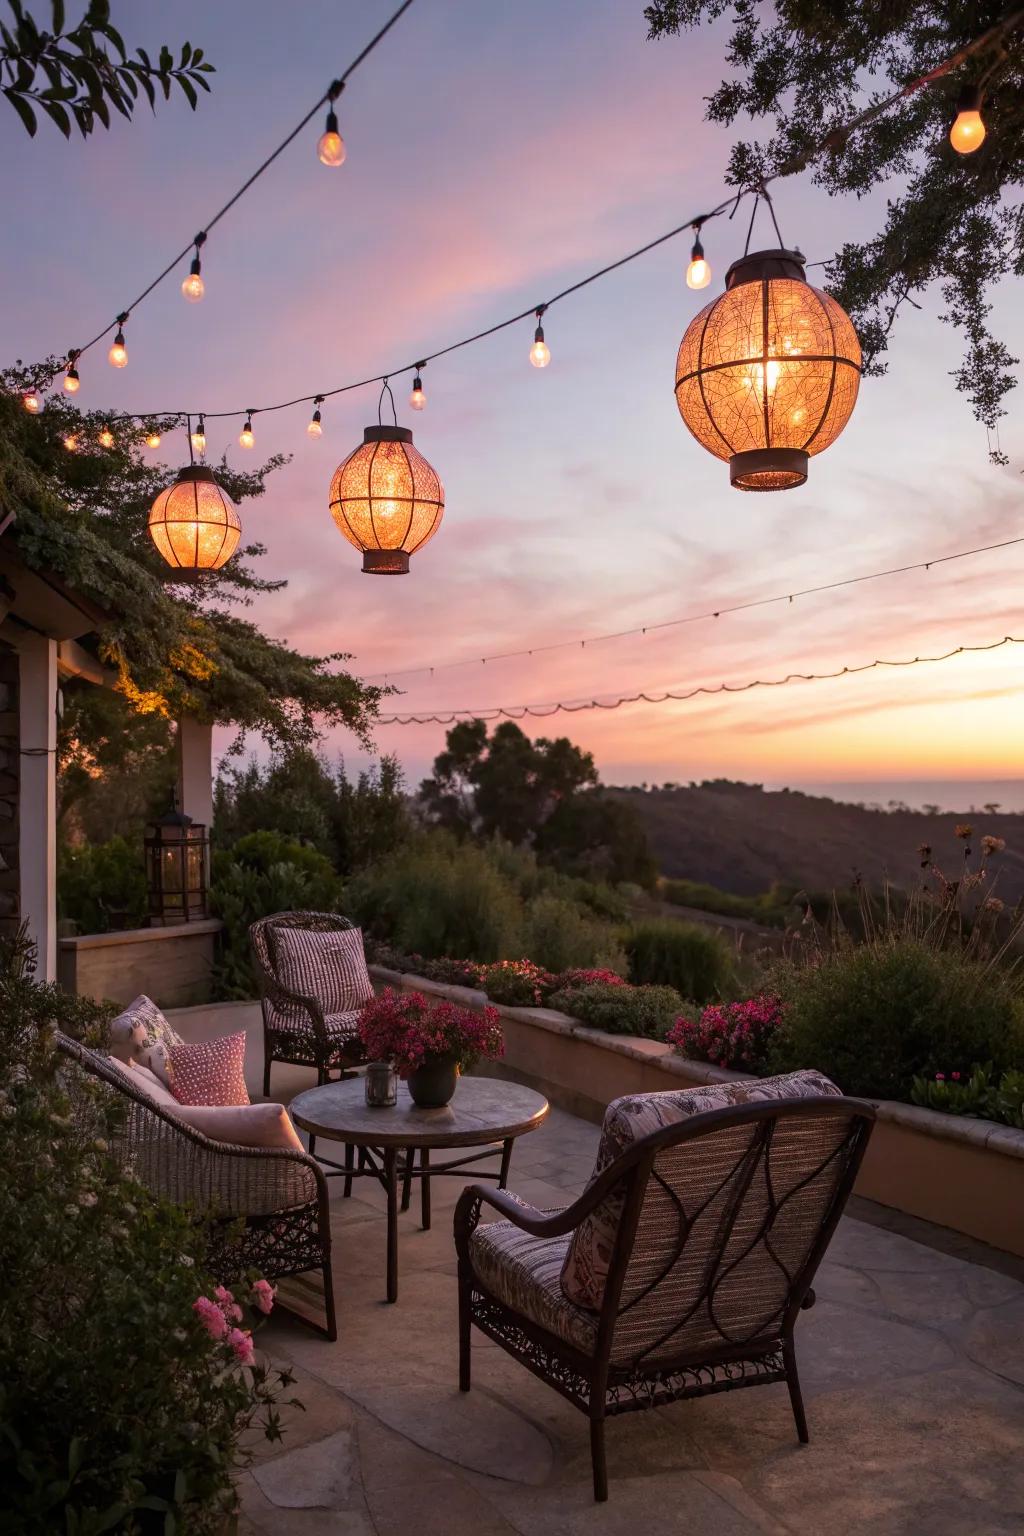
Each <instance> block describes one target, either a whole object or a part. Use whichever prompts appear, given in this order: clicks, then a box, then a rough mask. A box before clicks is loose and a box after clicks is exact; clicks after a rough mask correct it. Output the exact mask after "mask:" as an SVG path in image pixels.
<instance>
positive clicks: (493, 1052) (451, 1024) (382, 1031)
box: [359, 987, 505, 1108]
mask: <svg viewBox="0 0 1024 1536" xmlns="http://www.w3.org/2000/svg"><path fill="white" fill-rule="evenodd" d="M359 1035H360V1039H361V1040H362V1042H363V1045H364V1047H365V1049H366V1055H367V1058H368V1060H370V1061H389V1062H391V1064H392V1065H393V1066H394V1067H396V1068H397V1069H398V1072H399V1073H400V1075H401V1076H402V1077H403V1078H405V1080H406V1083H407V1085H408V1088H409V1093H410V1094H411V1096H412V1099H413V1101H414V1103H416V1104H419V1105H421V1106H423V1107H424V1108H438V1107H440V1106H441V1105H443V1104H447V1103H448V1101H449V1099H450V1098H451V1096H452V1094H453V1093H454V1092H455V1084H456V1080H457V1078H458V1074H459V1072H460V1071H464V1070H465V1069H466V1068H467V1067H470V1066H472V1064H473V1062H475V1061H477V1060H478V1059H479V1058H480V1057H481V1056H483V1057H486V1058H488V1059H490V1060H493V1059H494V1058H496V1057H498V1056H501V1055H502V1054H503V1053H504V1049H505V1043H504V1039H503V1037H502V1033H501V1023H500V1017H499V1014H498V1010H497V1009H496V1008H485V1009H483V1011H482V1012H480V1013H476V1012H474V1011H473V1010H472V1009H470V1008H460V1007H459V1006H458V1004H457V1003H449V1002H438V1003H430V1002H428V1001H427V999H426V998H425V997H424V996H423V994H422V992H393V991H392V990H391V988H390V987H388V988H387V989H386V990H385V991H384V992H382V993H381V995H380V997H375V998H372V999H371V1000H370V1002H368V1003H367V1004H366V1006H365V1007H364V1008H363V1010H362V1013H361V1014H360V1016H359Z"/></svg>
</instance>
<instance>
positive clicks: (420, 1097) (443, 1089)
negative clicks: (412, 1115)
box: [406, 1056, 458, 1109]
mask: <svg viewBox="0 0 1024 1536" xmlns="http://www.w3.org/2000/svg"><path fill="white" fill-rule="evenodd" d="M457 1081H458V1064H457V1063H456V1060H455V1057H454V1056H430V1057H428V1058H427V1060H426V1061H425V1062H424V1063H423V1065H422V1066H419V1067H414V1068H413V1069H412V1071H411V1072H410V1073H409V1076H408V1078H407V1079H406V1086H407V1087H408V1089H409V1094H410V1097H411V1098H412V1101H413V1103H414V1104H418V1105H419V1106H420V1108H421V1109H440V1108H441V1106H442V1105H444V1104H447V1103H448V1101H449V1100H450V1098H451V1096H452V1094H453V1093H454V1092H455V1084H456V1082H457Z"/></svg>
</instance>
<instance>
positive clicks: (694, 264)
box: [686, 235, 711, 288]
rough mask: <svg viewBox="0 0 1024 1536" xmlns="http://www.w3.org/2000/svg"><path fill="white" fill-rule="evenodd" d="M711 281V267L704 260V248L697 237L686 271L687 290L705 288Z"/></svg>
mask: <svg viewBox="0 0 1024 1536" xmlns="http://www.w3.org/2000/svg"><path fill="white" fill-rule="evenodd" d="M710 281H711V267H710V266H709V264H708V262H707V261H705V259H704V247H703V246H702V245H701V243H700V236H699V235H698V236H697V238H696V240H695V241H694V242H693V250H692V251H691V252H690V265H689V266H688V267H687V269H686V286H687V288H706V287H707V285H708V283H710Z"/></svg>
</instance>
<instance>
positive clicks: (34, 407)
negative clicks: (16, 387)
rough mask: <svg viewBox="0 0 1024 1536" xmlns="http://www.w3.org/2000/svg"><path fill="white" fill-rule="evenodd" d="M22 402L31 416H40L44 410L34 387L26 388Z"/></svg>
mask: <svg viewBox="0 0 1024 1536" xmlns="http://www.w3.org/2000/svg"><path fill="white" fill-rule="evenodd" d="M21 403H22V405H23V406H24V407H25V409H26V411H28V413H29V415H30V416H38V415H39V412H40V411H41V410H42V401H41V400H40V398H39V396H38V395H37V394H36V392H35V390H34V389H26V390H25V392H24V393H23V394H22V397H21Z"/></svg>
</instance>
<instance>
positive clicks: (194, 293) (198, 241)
mask: <svg viewBox="0 0 1024 1536" xmlns="http://www.w3.org/2000/svg"><path fill="white" fill-rule="evenodd" d="M412 3H413V0H403V3H402V4H401V5H400V6H399V7H398V9H397V10H396V11H395V12H394V13H393V14H392V15H391V16H390V17H389V18H388V20H387V21H386V22H385V23H384V25H383V26H382V27H381V28H380V30H379V31H378V32H377V33H376V34H375V35H374V36H373V37H372V38H371V39H370V41H369V42H368V43H367V44H366V47H365V48H364V49H363V50H362V52H361V53H359V54H357V55H356V57H355V58H354V59H353V60H352V62H351V64H349V65H348V67H347V68H346V69H345V71H344V73H343V74H341V75H339V76H338V78H337V79H336V80H332V81H331V83H330V85H329V86H328V87H327V90H326V91H324V93H323V95H322V96H319V97H318V98H317V100H316V101H315V102H314V103H313V105H312V106H311V107H310V109H309V111H308V112H307V113H306V115H305V117H304V118H303V119H302V121H301V122H299V123H297V124H296V126H295V127H294V128H293V129H292V131H291V133H289V134H288V137H287V138H285V139H282V141H281V143H280V144H279V145H278V146H277V148H276V149H275V150H273V151H272V152H271V153H270V154H269V155H268V156H267V158H266V159H265V160H264V161H263V163H262V164H261V165H259V166H257V168H256V170H255V171H253V173H252V175H251V176H249V177H248V178H247V180H245V181H243V183H242V185H241V186H240V187H239V189H238V191H237V192H236V193H234V195H233V196H232V197H229V198H228V200H227V202H226V203H225V204H224V206H223V208H220V209H218V211H217V212H216V213H215V214H214V215H213V217H212V218H211V219H207V221H206V223H205V225H204V226H203V228H202V229H201V230H200V231H199V233H198V234H197V235H195V236H194V237H193V239H191V240H190V241H189V242H188V244H187V245H186V246H185V248H184V250H182V251H179V252H178V254H177V255H176V256H175V257H174V259H173V260H172V261H169V262H168V263H167V265H166V267H164V269H163V271H162V272H161V273H159V274H158V276H156V277H155V278H154V279H153V281H152V282H151V283H150V284H149V286H148V287H146V288H143V290H142V292H141V293H140V294H139V296H138V298H136V299H133V300H132V302H131V303H130V304H128V305H126V306H125V308H124V309H123V310H122V311H121V313H120V314H118V315H117V316H116V317H115V318H114V319H113V320H111V321H110V323H109V324H108V325H105V326H104V327H103V329H102V330H101V331H98V332H97V334H96V335H95V336H94V337H93V338H92V340H91V341H87V342H86V343H85V345H84V346H81V347H71V348H69V349H68V354H67V356H68V361H69V364H70V366H71V367H72V368H74V367H75V366H76V365H77V362H78V359H79V358H80V357H81V356H82V355H83V354H84V353H86V352H88V351H89V349H90V348H91V347H94V346H96V344H97V343H98V342H100V341H102V340H103V338H104V337H105V336H107V335H108V334H109V333H110V332H111V331H112V330H113V328H114V326H115V325H117V326H123V324H124V322H125V321H126V320H127V318H128V316H129V315H130V314H131V313H132V311H133V310H136V309H138V307H139V305H140V304H141V303H142V302H143V300H144V299H148V298H149V295H150V294H151V293H152V292H153V290H154V289H156V288H159V286H160V284H161V283H162V282H163V281H164V280H165V278H168V277H170V275H171V273H172V272H173V271H174V269H175V267H177V266H179V265H180V264H181V262H183V261H184V260H185V259H186V257H188V256H189V255H192V266H191V271H190V274H189V276H190V277H191V278H193V279H196V280H198V281H197V282H195V283H193V284H192V287H191V292H188V293H186V295H185V296H186V298H191V299H200V298H202V296H203V284H202V280H201V278H200V275H199V272H200V259H199V255H200V251H201V250H202V247H203V246H204V245H205V243H206V238H207V236H208V235H209V233H210V230H211V229H213V228H214V226H215V225H217V224H219V223H220V221H221V219H223V218H224V216H225V214H227V213H230V211H231V209H232V208H233V207H234V206H235V204H236V203H237V202H239V200H240V199H241V198H243V197H244V196H245V194H246V193H247V192H248V191H249V188H250V187H252V186H254V185H255V183H256V182H257V181H259V179H260V177H261V176H262V175H263V173H264V171H268V170H269V169H270V167H271V166H272V165H273V164H274V161H275V160H276V159H277V158H278V156H279V155H282V154H283V153H284V151H285V150H286V149H287V148H288V146H289V144H291V143H293V141H294V140H295V139H297V138H298V136H299V134H300V133H301V132H302V130H303V129H304V128H305V127H307V126H308V124H309V123H310V122H312V120H313V118H314V117H316V115H317V113H318V112H319V111H320V110H321V108H322V107H324V106H325V105H328V104H329V107H330V112H331V115H333V113H334V103H335V102H336V101H337V99H338V97H339V96H340V95H341V93H342V91H343V90H344V89H345V86H346V84H347V83H348V80H349V78H350V77H351V76H352V75H353V74H354V73H355V71H356V70H357V69H358V68H359V66H360V64H362V63H363V62H364V60H366V59H367V58H369V56H370V54H371V53H372V52H373V50H374V49H375V48H376V47H377V44H378V43H380V42H382V41H383V39H384V38H385V37H386V36H387V34H388V33H389V32H390V31H391V28H392V27H393V26H394V25H395V22H396V21H398V20H399V18H400V17H402V16H403V15H404V14H405V12H406V11H407V10H408V9H409V7H410V5H412ZM193 253H194V254H193ZM185 282H186V284H188V283H189V278H186V280H185ZM76 377H77V375H76ZM162 414H174V415H184V414H186V413H185V412H173V413H162ZM231 414H234V415H238V414H240V413H239V412H233V413H231Z"/></svg>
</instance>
